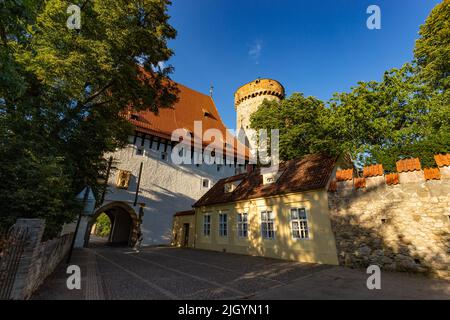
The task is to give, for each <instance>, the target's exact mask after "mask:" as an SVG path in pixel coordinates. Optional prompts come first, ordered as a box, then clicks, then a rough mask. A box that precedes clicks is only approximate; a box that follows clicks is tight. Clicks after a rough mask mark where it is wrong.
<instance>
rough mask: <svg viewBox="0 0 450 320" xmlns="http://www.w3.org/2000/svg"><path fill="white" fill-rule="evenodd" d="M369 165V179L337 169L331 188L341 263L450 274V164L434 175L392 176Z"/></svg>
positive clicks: (406, 173) (415, 172) (418, 171)
mask: <svg viewBox="0 0 450 320" xmlns="http://www.w3.org/2000/svg"><path fill="white" fill-rule="evenodd" d="M419 166H420V165H419ZM397 168H402V167H401V166H397ZM366 169H367V168H365V170H364V172H365V173H366V174H365V175H366V177H364V178H356V177H353V175H354V174H353V172H352V170H350V172H348V171H347V173H348V174H350V176H348V174H347V173H345V171H341V172H337V173H336V178H337V179H336V180H335V181H334V182H332V183H331V186H330V191H329V193H328V199H329V208H330V218H331V223H332V228H333V232H334V234H335V238H336V246H337V252H338V257H339V263H340V264H341V265H345V266H349V267H367V266H368V265H372V264H375V265H379V266H380V267H381V268H382V269H384V270H395V271H411V272H423V273H428V274H432V275H435V276H438V277H442V278H450V268H449V267H450V258H449V253H450V234H449V230H450V196H449V195H450V167H449V166H442V167H441V168H440V169H439V172H438V174H437V175H434V176H431V177H429V178H428V177H427V175H426V174H425V175H424V174H423V172H424V171H422V170H421V168H420V167H416V168H415V169H414V168H413V169H412V170H410V171H406V170H408V168H407V167H406V169H401V170H399V173H396V174H391V175H387V176H385V175H383V173H381V175H378V174H376V172H375V174H371V173H370V172H372V173H373V172H374V170H366ZM372 169H373V168H372ZM375 171H377V170H375ZM378 171H379V170H378ZM381 172H382V170H381ZM343 173H344V174H343ZM346 175H347V177H346ZM427 179H430V180H427ZM431 179H432V180H431Z"/></svg>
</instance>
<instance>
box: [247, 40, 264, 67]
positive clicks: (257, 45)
mask: <svg viewBox="0 0 450 320" xmlns="http://www.w3.org/2000/svg"><path fill="white" fill-rule="evenodd" d="M262 49H263V45H262V41H261V40H255V41H253V44H252V45H251V46H250V50H249V51H248V55H249V57H250V58H251V59H252V60H253V61H255V63H256V64H259V58H260V57H261V52H262Z"/></svg>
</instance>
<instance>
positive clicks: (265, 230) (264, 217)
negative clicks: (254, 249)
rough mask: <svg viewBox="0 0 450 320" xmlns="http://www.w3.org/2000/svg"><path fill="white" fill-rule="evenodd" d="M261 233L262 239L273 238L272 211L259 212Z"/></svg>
mask: <svg viewBox="0 0 450 320" xmlns="http://www.w3.org/2000/svg"><path fill="white" fill-rule="evenodd" d="M261 235H262V237H263V239H268V240H272V239H275V217H274V214H273V212H272V211H263V212H261Z"/></svg>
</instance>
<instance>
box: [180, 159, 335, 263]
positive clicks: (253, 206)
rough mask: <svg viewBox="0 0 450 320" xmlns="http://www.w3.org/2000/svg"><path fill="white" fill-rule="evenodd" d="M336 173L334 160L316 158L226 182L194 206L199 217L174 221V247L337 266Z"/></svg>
mask: <svg viewBox="0 0 450 320" xmlns="http://www.w3.org/2000/svg"><path fill="white" fill-rule="evenodd" d="M335 170H336V161H335V159H334V158H330V157H327V156H324V155H318V154H315V155H308V156H306V157H303V158H301V159H298V160H292V161H287V162H285V163H282V164H281V165H280V168H279V170H278V171H277V172H272V173H267V174H264V175H261V174H260V171H259V170H255V171H253V172H248V173H244V174H241V175H237V176H234V177H230V178H226V179H222V180H220V181H219V182H217V183H216V184H215V185H214V186H213V187H212V188H211V190H209V191H208V192H207V193H206V194H205V195H204V196H203V197H202V198H201V199H200V200H198V201H197V202H196V203H195V204H194V209H195V213H194V212H191V213H190V214H189V215H187V214H186V213H184V214H178V215H176V216H175V217H174V231H173V233H174V235H173V236H174V241H173V244H174V245H177V246H182V245H184V246H187V247H195V248H198V249H206V250H215V251H222V252H230V253H238V254H248V255H254V256H265V257H271V258H279V259H286V260H294V261H301V262H314V263H324V264H333V265H337V264H338V258H337V252H336V244H335V239H334V235H333V232H332V230H331V223H330V218H329V210H328V194H327V188H328V185H329V183H330V180H331V177H332V176H333V174H334V171H335ZM187 233H188V234H187ZM186 234H187V241H186Z"/></svg>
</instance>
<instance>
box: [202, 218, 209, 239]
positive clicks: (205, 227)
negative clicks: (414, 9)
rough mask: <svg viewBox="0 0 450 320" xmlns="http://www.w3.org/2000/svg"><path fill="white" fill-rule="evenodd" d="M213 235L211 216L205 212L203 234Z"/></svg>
mask: <svg viewBox="0 0 450 320" xmlns="http://www.w3.org/2000/svg"><path fill="white" fill-rule="evenodd" d="M210 235H211V216H210V215H209V214H205V215H204V216H203V236H205V237H209V236H210Z"/></svg>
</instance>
